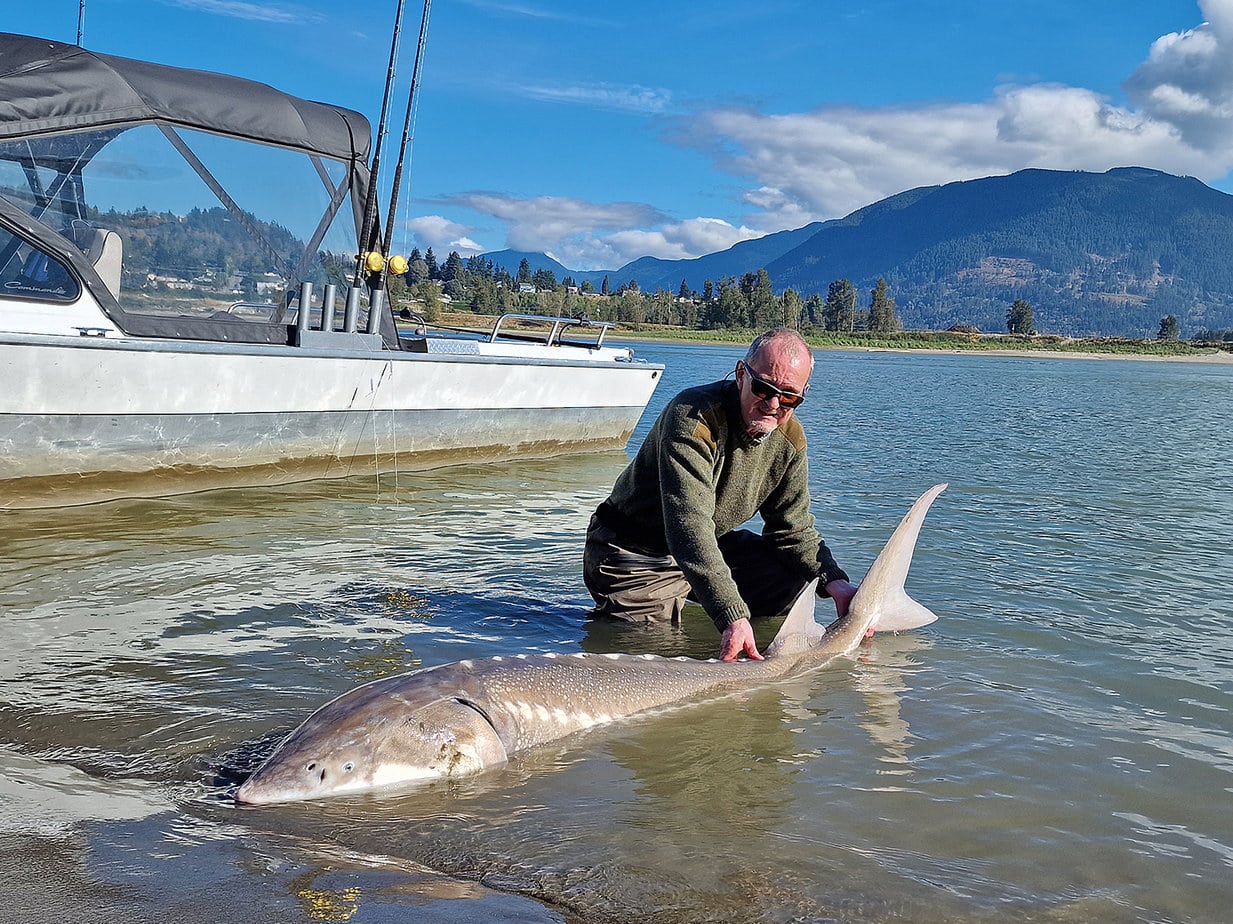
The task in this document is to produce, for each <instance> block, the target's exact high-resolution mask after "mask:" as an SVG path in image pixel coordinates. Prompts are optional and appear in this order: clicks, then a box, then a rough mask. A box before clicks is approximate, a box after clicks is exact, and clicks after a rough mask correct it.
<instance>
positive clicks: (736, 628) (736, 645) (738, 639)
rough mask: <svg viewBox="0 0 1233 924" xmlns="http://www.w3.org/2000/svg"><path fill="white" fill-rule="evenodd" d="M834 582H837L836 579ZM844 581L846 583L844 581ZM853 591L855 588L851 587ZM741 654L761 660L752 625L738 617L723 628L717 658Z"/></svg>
mask: <svg viewBox="0 0 1233 924" xmlns="http://www.w3.org/2000/svg"><path fill="white" fill-rule="evenodd" d="M835 583H836V584H838V583H839V582H838V581H836V582H835ZM844 583H847V582H846V581H845V582H844ZM852 590H853V592H854V593H855V591H856V588H852ZM742 654H745V655H748V656H749V658H750V660H753V661H763V660H765V659H764V658H763V657H762V655H760V654H759V653H758V644H757V642H756V641H755V639H754V633H753V626H751V625H750V624H749V620H748V619H738V620H737V621H736V622H734V623H732V624H731V625H730V626H728V628H726V629H724V634H723V638H722V639H720V642H719V659H720V660H721V661H735V660H736V659H737V658H739V657H740V656H741V655H742Z"/></svg>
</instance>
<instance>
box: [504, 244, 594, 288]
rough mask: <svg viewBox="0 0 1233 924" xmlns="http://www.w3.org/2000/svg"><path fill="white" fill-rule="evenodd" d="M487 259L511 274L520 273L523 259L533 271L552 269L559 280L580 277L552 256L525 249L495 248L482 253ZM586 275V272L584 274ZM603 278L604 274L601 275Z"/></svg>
mask: <svg viewBox="0 0 1233 924" xmlns="http://www.w3.org/2000/svg"><path fill="white" fill-rule="evenodd" d="M480 256H481V257H483V258H484V259H485V260H491V261H492V263H493V265H494V266H498V267H500V268H501V269H503V270H505V271H506V272H507V273H509V274H510V275H511V276H517V275H518V267H519V266H521V265H522V261H523V260H526V261H527V263H528V264H530V266H531V272H532V273H534V272H536V271H537V270H542V269H546V270H552V272H553V275H555V276H556V277H557V282H560V281H561V280H562V279H564V278H565V277H566V276H573V277H574V278H575V279H578V280H579V282H581V281H582V280H581V279H579V274H578V272H576V271H575V270H571V269H566V268H565V267H564V266H563V265H562V264H560V263H558V262H557V261H556V260H554V259H552V257H550V256H548V255H547V254H544V253H530V252H528V251H525V250H494V251H492V252H491V253H482V254H480ZM583 275H584V276H585V275H586V274H583ZM600 278H601V279H602V278H603V275H602V274H601V275H600Z"/></svg>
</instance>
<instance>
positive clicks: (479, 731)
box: [235, 484, 946, 805]
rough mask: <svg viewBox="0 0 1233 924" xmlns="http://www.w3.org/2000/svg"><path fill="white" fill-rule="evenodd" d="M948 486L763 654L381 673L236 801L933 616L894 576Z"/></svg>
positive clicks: (597, 658) (596, 712) (556, 733)
mask: <svg viewBox="0 0 1233 924" xmlns="http://www.w3.org/2000/svg"><path fill="white" fill-rule="evenodd" d="M945 489H946V485H944V484H941V485H937V486H936V487H934V488H931V489H930V490H928V491H926V492H925V493H924V494H923V495H921V497H920V498H919V499H918V500H917V501H916V503H915V504H913V505H912V509H911V510H909V511H908V513H907V515H906V516H905V517H904V518H903V520H902V522H900V524H899V526H898V528H896V530H895V532H894V534H893V535H892V536H891V538H890V541H888V542H887V543H886V546H885V548H883V549H882V551H881V553H880V554H879V555H878V557H877V559H876V560H875V561H874V563H873V564H872V565H871V566H870V568H869V572H868V573H867V574H866V575H865V580H864V581H863V582H862V583H861V586H860V589H859V590H858V591H857V594H856V596H855V597H854V598H853V599H852V603H851V606H850V607H849V608H848V612H847V614H846V615H844V616H843V617H842V618H840V619H837V620H836V621H835V622H833V623H832V624H831V625H830V626H828V627H827V628H825V629H823V628H822V627H821V626H820V625H818V623H817V622H815V621H814V604H815V595H814V585H813V584H811V585H810V586H808V587H806V588H805V590H804V592H802V594H801V595H800V597H799V598H798V599H797V601H796V603H795V605H794V606H793V607H792V610H791V612H790V613H789V614H788V616H787V618H786V619H785V620H784V623H783V626H782V627H781V628H780V630H779V633H778V634H777V635H776V636H775V640H774V641H773V642H772V643H771V644H770V646H769V647H768V648H767V650H766V660H765V661H737V662H727V663H725V662H722V661H716V660H710V661H700V660H697V659H694V658H684V657H678V658H662V657H658V656H656V655H648V654H642V655H623V654H583V653H579V654H542V655H517V656H515V657H494V658H483V659H475V660H465V661H457V662H454V663H452V664H443V665H440V666H439V667H432V668H427V669H425V670H419V671H415V672H412V673H408V674H398V675H395V676H391V677H383V678H381V679H380V680H374V681H372V682H371V683H367V684H364V685H363V686H361V687H357V688H355V689H354V690H351V691H350V692H348V693H344V694H343V695H342V696H339V697H338V698H337V699H335V700H333V701H332V702H329V703H327V704H326V705H324V706H322V707H321V708H320V709H318V710H317V711H316V712H315V713H313V714H312V715H311V716H309V718H308V719H307V720H306V721H305V722H304V724H302V725H301V726H300V727H299V728H297V729H296V730H295V731H293V732H292V733H291V734H290V736H288V738H287V739H286V740H285V741H284V742H283V743H282V744H281V745H279V747H278V749H277V750H275V751H274V753H273V754H271V755H270V756H269V758H268V759H267V760H266V761H265V763H264V764H262V765H261V767H259V768H258V769H257V771H256V772H255V773H254V774H253V775H252V776H251V777H249V778H248V780H247V781H245V783H244V784H243V785H242V786H240V788H239V790H238V791H237V792H236V796H235V798H236V801H237V802H242V803H247V804H251V805H259V804H264V803H271V802H291V801H296V800H301V799H320V798H324V797H327V796H335V795H340V794H345V793H356V792H363V791H366V790H371V789H378V788H382V787H390V786H399V785H405V784H408V783H412V782H414V781H417V780H428V779H434V778H438V777H452V776H463V775H466V774H471V773H478V772H479V771H481V770H486V769H488V768H490V767H498V766H501V765H502V764H504V763H505V762H506V761H507V760H508V759H509V757H510V755H512V754H517V753H519V752H522V751H525V750H527V749H529V748H533V747H535V746H537V745H541V744H545V743H547V742H549V741H556V740H557V739H559V738H563V737H565V736H566V735H570V734H573V733H574V732H578V731H582V730H583V729H587V728H594V727H596V726H599V725H606V724H608V723H610V722H615V721H617V720H618V719H622V718H624V717H626V716H631V715H635V714H637V713H640V712H646V711H648V710H653V709H657V708H663V707H667V706H678V705H682V704H684V703H687V702H694V701H698V700H700V699H708V698H713V697H717V696H722V695H725V694H727V693H731V692H733V691H736V690H743V689H746V688H748V687H752V686H756V685H761V684H766V683H770V682H773V681H775V680H778V679H781V678H783V677H786V676H788V675H790V674H797V673H801V672H803V671H806V670H815V669H817V668H819V667H822V666H824V665H826V664H827V663H828V662H830V661H832V660H833V659H835V658H837V657H840V656H842V655H846V654H848V653H849V652H851V651H852V650H853V649H854V648H856V647H857V646H858V645H859V644H860V642H861V639H863V638H864V637H865V635H866V634H867V633H868V632H870V631H871V630H872V631H883V632H886V631H893V632H897V631H900V630H903V629H912V628H916V627H918V626H923V625H926V624H928V623H931V622H933V621H934V620H935V619H937V617H936V616H935V615H934V614H933V613H931V612H929V610H927V609H926V608H925V607H923V606H921V605H920V604H919V603H917V602H916V601H915V600H913V599H912V598H911V597H909V596H908V595H907V593H906V592H905V591H904V587H903V584H904V579H905V578H906V577H907V574H908V566H909V565H910V564H911V561H912V552H913V550H914V549H915V547H916V538H917V536H918V535H919V533H920V527H921V523H922V522H923V521H924V519H925V513H926V512H927V511H928V509H929V505H930V504H932V503H933V501H934V499H935V498H937V496H938V495H939V494H941V493H942V492H943V491H944V490H945Z"/></svg>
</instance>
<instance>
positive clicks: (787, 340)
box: [745, 327, 813, 370]
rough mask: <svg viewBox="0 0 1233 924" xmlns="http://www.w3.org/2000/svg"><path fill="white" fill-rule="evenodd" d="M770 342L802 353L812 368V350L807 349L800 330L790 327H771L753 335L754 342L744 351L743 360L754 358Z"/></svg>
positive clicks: (752, 359) (749, 360) (747, 360)
mask: <svg viewBox="0 0 1233 924" xmlns="http://www.w3.org/2000/svg"><path fill="white" fill-rule="evenodd" d="M772 343H781V344H782V345H783V346H786V347H790V348H792V349H793V350H794V351H796V352H798V353H803V354H804V355H805V356H806V357H807V358H808V359H809V368H810V369H811V370H812V369H813V351H812V350H810V349H809V344H808V343H806V342H805V338H804V337H802V336H801V335H800V332H799V331H795V330H793V329H792V328H791V327H773V328H771V329H770V330H768V331H767V332H766V333H764V334H759V335H758V336H757V337H755V338H754V342H753V343H751V344H750V345H749V349H748V350H746V351H745V362H753V361H754V360H756V359H757V358H758V355H759V354H760V353H761V352H762V351H763V350H764V349H766V348H767V347H769V346H770V345H771V344H772Z"/></svg>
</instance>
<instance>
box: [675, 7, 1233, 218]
mask: <svg viewBox="0 0 1233 924" xmlns="http://www.w3.org/2000/svg"><path fill="white" fill-rule="evenodd" d="M1200 7H1201V8H1202V10H1203V13H1204V15H1205V16H1206V17H1207V20H1208V21H1207V22H1205V23H1204V24H1202V25H1200V26H1198V27H1196V28H1194V29H1191V30H1189V31H1187V32H1183V33H1180V34H1179V33H1173V34H1170V35H1166V36H1164V37H1162V38H1160V39H1158V40H1157V41H1156V42H1155V43H1154V44H1153V45H1152V48H1151V51H1150V54H1149V56H1148V59H1147V60H1146V61H1145V62H1144V63H1143V64H1142V65H1140V67H1139V68H1138V69H1137V70H1136V71H1135V72H1134V74H1132V75H1131V77H1130V78H1129V79H1128V80H1127V82H1126V89H1127V92H1128V94H1129V95H1130V98H1131V101H1132V103H1134V106H1133V108H1132V107H1125V106H1118V105H1115V104H1113V103H1112V102H1110V100H1109V99H1107V98H1106V97H1104V96H1102V95H1101V94H1098V93H1096V92H1094V91H1092V90H1088V89H1083V88H1079V87H1068V86H1060V85H1057V84H1048V83H1039V84H1032V85H1027V86H1006V87H1002V88H999V89H998V90H996V91H995V92H994V93H993V94H992V96H991V98H990V99H988V100H986V101H983V102H976V103H958V102H955V103H932V104H928V105H921V106H900V107H883V108H856V107H848V106H824V107H820V108H818V109H815V110H813V111H811V112H804V113H788V114H779V115H772V114H767V113H763V112H757V111H754V110H752V109H741V108H717V109H712V110H709V111H706V112H701V113H699V114H697V115H695V116H693V117H690V118H689V119H687V120H682V121H681V122H680V123H679V124H678V127H677V128H676V130H675V134H674V138H673V140H675V141H677V142H678V143H681V144H684V145H686V146H689V147H694V148H696V149H698V150H701V151H703V152H705V153H707V154H708V155H709V156H710V157H711V158H712V160H713V161H714V163H715V164H716V166H717V167H718V168H719V169H721V170H723V171H725V172H728V173H732V174H736V175H738V176H741V177H745V178H748V179H749V180H751V181H752V184H751V187H750V189H749V190H748V191H747V192H746V193H745V194H744V196H743V198H744V201H745V203H746V205H747V206H748V207H749V208H750V209H752V210H754V211H753V212H752V213H751V214H750V215H748V216H746V219H745V221H746V222H748V223H750V224H753V225H756V226H758V227H763V228H772V227H777V228H787V227H800V226H801V225H803V224H805V223H807V222H808V221H811V220H815V219H818V218H833V217H837V216H840V215H844V214H847V213H848V212H850V211H852V210H854V209H856V208H859V207H861V206H864V205H868V204H869V203H871V202H874V201H876V200H878V199H881V198H883V197H885V196H889V195H893V194H894V193H897V192H901V191H903V190H905V189H910V188H913V187H915V186H925V185H933V184H938V183H947V182H951V181H954V180H964V179H972V178H975V177H981V176H989V175H997V174H1006V173H1011V172H1013V171H1015V170H1020V169H1023V168H1026V167H1044V168H1052V169H1059V170H1093V171H1101V170H1107V169H1108V168H1110V167H1115V166H1124V165H1140V166H1148V167H1154V168H1156V169H1160V170H1165V171H1168V172H1170V173H1178V174H1186V175H1194V176H1198V177H1200V178H1203V179H1216V178H1219V177H1222V176H1224V175H1225V174H1226V173H1228V171H1229V169H1230V168H1231V167H1233V0H1202V2H1201V3H1200Z"/></svg>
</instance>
